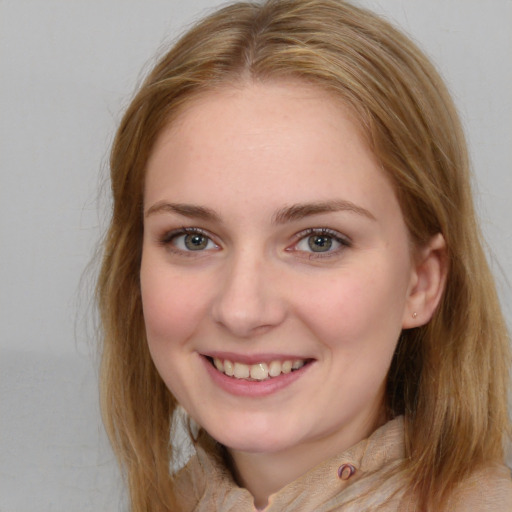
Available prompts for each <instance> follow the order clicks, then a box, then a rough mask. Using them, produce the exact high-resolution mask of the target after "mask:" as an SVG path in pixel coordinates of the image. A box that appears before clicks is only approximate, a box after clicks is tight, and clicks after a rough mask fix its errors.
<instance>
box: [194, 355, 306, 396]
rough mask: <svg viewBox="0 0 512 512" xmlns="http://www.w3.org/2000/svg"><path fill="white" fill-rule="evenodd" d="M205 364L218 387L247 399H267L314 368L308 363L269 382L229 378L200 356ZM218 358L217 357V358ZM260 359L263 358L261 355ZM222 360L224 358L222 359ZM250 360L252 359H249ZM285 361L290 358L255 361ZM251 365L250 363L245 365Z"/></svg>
mask: <svg viewBox="0 0 512 512" xmlns="http://www.w3.org/2000/svg"><path fill="white" fill-rule="evenodd" d="M200 357H201V360H202V361H203V364H204V365H205V368H206V371H207V372H208V374H209V376H210V377H211V379H212V380H213V382H214V383H215V384H216V385H218V386H219V387H220V388H221V389H223V390H224V391H226V392H227V393H230V394H231V395H236V396H246V397H253V398H258V397H265V396H268V395H271V394H273V393H276V392H278V391H280V390H281V389H283V388H285V387H287V386H289V385H290V384H292V383H293V382H295V381H296V380H298V379H300V378H301V377H302V376H304V375H305V374H306V372H307V371H308V369H309V368H310V367H311V366H312V363H308V364H306V365H304V366H303V367H302V368H300V369H299V370H295V371H293V372H291V373H286V374H281V375H280V376H279V377H274V378H271V379H267V380H262V381H250V380H244V379H235V378H233V377H228V376H227V375H225V374H223V373H222V372H219V371H218V370H217V369H216V368H215V367H214V366H213V365H212V364H211V363H210V361H209V360H208V358H207V357H205V356H200ZM215 357H217V356H215ZM237 357H238V356H237ZM258 357H261V355H259V356H258ZM224 358H225V359H229V358H228V357H224ZM220 359H222V358H220ZM247 359H248V358H245V359H244V360H243V361H242V360H241V359H235V361H238V362H245V361H246V360H247ZM249 359H251V358H250V357H249ZM281 359H282V360H285V359H288V358H284V359H283V357H282V356H280V357H278V358H274V359H266V358H264V359H253V360H254V361H256V362H262V361H266V360H269V361H276V360H281ZM290 359H300V358H290ZM245 364H250V363H245Z"/></svg>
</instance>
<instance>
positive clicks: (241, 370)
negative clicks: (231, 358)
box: [235, 363, 250, 379]
mask: <svg viewBox="0 0 512 512" xmlns="http://www.w3.org/2000/svg"><path fill="white" fill-rule="evenodd" d="M249 375H250V369H249V366H247V365H246V364H243V363H235V377H236V378H237V379H247V378H249Z"/></svg>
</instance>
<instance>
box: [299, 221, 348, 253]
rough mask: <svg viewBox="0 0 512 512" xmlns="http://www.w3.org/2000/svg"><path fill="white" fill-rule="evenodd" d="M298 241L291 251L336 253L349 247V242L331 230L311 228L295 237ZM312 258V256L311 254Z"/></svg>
mask: <svg viewBox="0 0 512 512" xmlns="http://www.w3.org/2000/svg"><path fill="white" fill-rule="evenodd" d="M297 237H300V240H299V241H298V242H297V243H296V244H295V246H294V248H293V250H295V251H302V252H307V253H316V254H318V255H319V256H320V255H321V253H336V252H338V251H339V250H340V249H342V248H343V247H349V246H350V241H349V240H348V239H347V238H346V237H344V236H343V235H341V234H340V233H337V232H336V231H333V230H331V229H327V228H318V229H315V228H312V229H308V230H306V231H303V232H301V233H299V234H298V235H297ZM311 255H312V256H313V254H311Z"/></svg>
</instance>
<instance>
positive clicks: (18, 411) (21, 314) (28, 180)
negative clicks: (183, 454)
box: [0, 0, 512, 512]
mask: <svg viewBox="0 0 512 512" xmlns="http://www.w3.org/2000/svg"><path fill="white" fill-rule="evenodd" d="M220 3H221V2H218V1H215V0H194V1H191V0H188V1H186V2H185V1H178V0H166V1H164V0H150V1H143V0H108V1H107V0H103V1H100V0H44V1H43V0H0V77H1V78H0V177H1V178H0V180H1V181H0V251H1V265H0V325H1V331H0V332H1V334H0V343H1V345H0V512H11V511H15V512H25V511H27V512H29V511H30V512H32V511H34V510H38V511H41V512H46V511H84V512H85V511H95V512H98V511H107V510H109V511H110V510H112V511H114V510H120V509H121V508H122V505H120V503H122V495H123V490H122V485H121V483H120V481H119V477H118V474H117V470H116V468H115V464H114V461H113V457H112V454H111V452H110V450H109V448H108V443H107V442H106V441H105V437H104V434H103V430H102V426H101V421H100V419H99V415H98V405H97V390H96V366H97V363H96V361H97V354H96V349H95V342H94V330H93V326H92V324H91V322H90V317H91V307H90V300H91V290H92V287H93V284H92V282H93V279H92V278H91V276H92V275H94V267H93V271H92V272H89V273H85V274H84V268H85V267H86V265H87V263H88V261H90V259H91V257H92V255H93V252H94V248H95V245H96V243H97V240H98V238H99V236H100V233H101V232H102V230H103V229H104V227H105V213H104V212H106V211H107V210H108V199H107V197H108V194H107V193H106V191H107V192H108V187H103V188H102V187H101V184H102V183H103V182H104V181H105V176H106V162H107V155H108V148H109V145H110V142H111V140H112V136H113V132H114V130H115V127H116V124H117V123H118V122H119V120H120V116H121V112H122V110H123V108H124V107H125V106H126V105H127V103H128V101H129V98H130V96H131V94H132V92H133V90H134V88H135V85H136V83H137V82H138V80H140V78H141V77H142V76H143V75H142V72H141V69H143V68H144V69H146V70H147V69H148V67H149V66H150V65H151V63H152V62H153V56H154V55H155V51H156V50H157V49H158V48H163V47H166V44H167V43H168V42H169V41H171V40H173V39H174V38H175V37H176V36H177V34H178V33H180V32H182V31H183V29H184V27H186V26H188V24H190V23H191V21H192V20H194V19H196V18H197V17H198V16H199V15H201V14H203V13H204V12H205V11H207V10H208V9H210V8H211V7H212V6H215V5H219V4H220ZM360 3H361V4H364V5H368V6H371V7H373V8H374V9H375V10H376V11H377V12H380V13H383V14H385V16H387V17H388V18H390V19H391V20H392V21H395V22H396V23H398V24H399V25H401V26H402V27H403V28H404V29H405V30H406V31H407V32H409V34H411V35H412V36H413V37H414V38H415V39H416V40H417V41H418V42H419V43H420V45H421V46H422V47H423V48H424V49H425V50H426V51H427V53H428V54H430V56H431V57H432V58H433V59H434V61H435V62H436V63H437V64H438V66H439V68H440V70H441V72H442V74H443V75H444V77H445V78H446V80H447V82H448V84H449V86H450V88H451V90H452V92H453V94H454V96H455V99H456V102H457V104H458V106H459V109H460V112H461V115H462V118H463V120H464V124H465V126H466V130H467V135H468V139H469V143H470V149H471V156H472V160H473V166H474V170H475V175H476V178H475V182H476V185H477V188H478V192H479V193H478V196H477V198H476V201H477V204H478V209H479V212H480V216H481V219H482V225H483V228H484V233H485V235H486V238H487V240H488V242H489V246H490V248H491V249H490V254H491V258H492V261H493V267H494V269H495V274H496V278H497V282H498V286H499V291H500V294H501V297H502V301H503V305H504V308H505V311H506V314H507V317H508V319H509V325H510V323H511V320H512V293H511V288H510V283H509V281H507V277H506V276H508V277H509V278H510V276H512V235H511V218H512V201H511V200H510V196H511V194H512V173H511V162H512V149H511V147H512V122H511V120H512V101H511V100H512V97H511V96H512V93H511V88H510V84H511V83H512V58H511V55H512V31H511V30H510V27H511V26H512V1H511V0H430V1H428V2H427V1H421V0H373V1H372V0H365V1H363V2H360ZM88 319H89V320H88Z"/></svg>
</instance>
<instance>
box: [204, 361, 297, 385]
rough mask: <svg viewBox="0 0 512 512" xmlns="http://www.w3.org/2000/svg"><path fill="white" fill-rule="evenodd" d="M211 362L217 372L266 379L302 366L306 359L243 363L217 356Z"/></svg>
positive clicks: (259, 379) (241, 377)
mask: <svg viewBox="0 0 512 512" xmlns="http://www.w3.org/2000/svg"><path fill="white" fill-rule="evenodd" d="M213 364H214V366H215V368H217V370H219V372H222V373H224V374H226V375H227V376H228V377H234V378H236V379H251V380H258V381H262V380H267V379H269V378H274V377H279V375H281V374H287V373H290V372H291V371H293V370H299V369H300V368H302V367H303V366H304V365H305V364H306V361H305V360H304V359H295V360H285V361H271V362H270V363H268V364H267V363H257V364H253V365H247V364H244V363H238V362H232V361H229V360H227V359H225V360H224V361H223V360H222V359H219V358H217V357H216V358H214V359H213Z"/></svg>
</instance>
